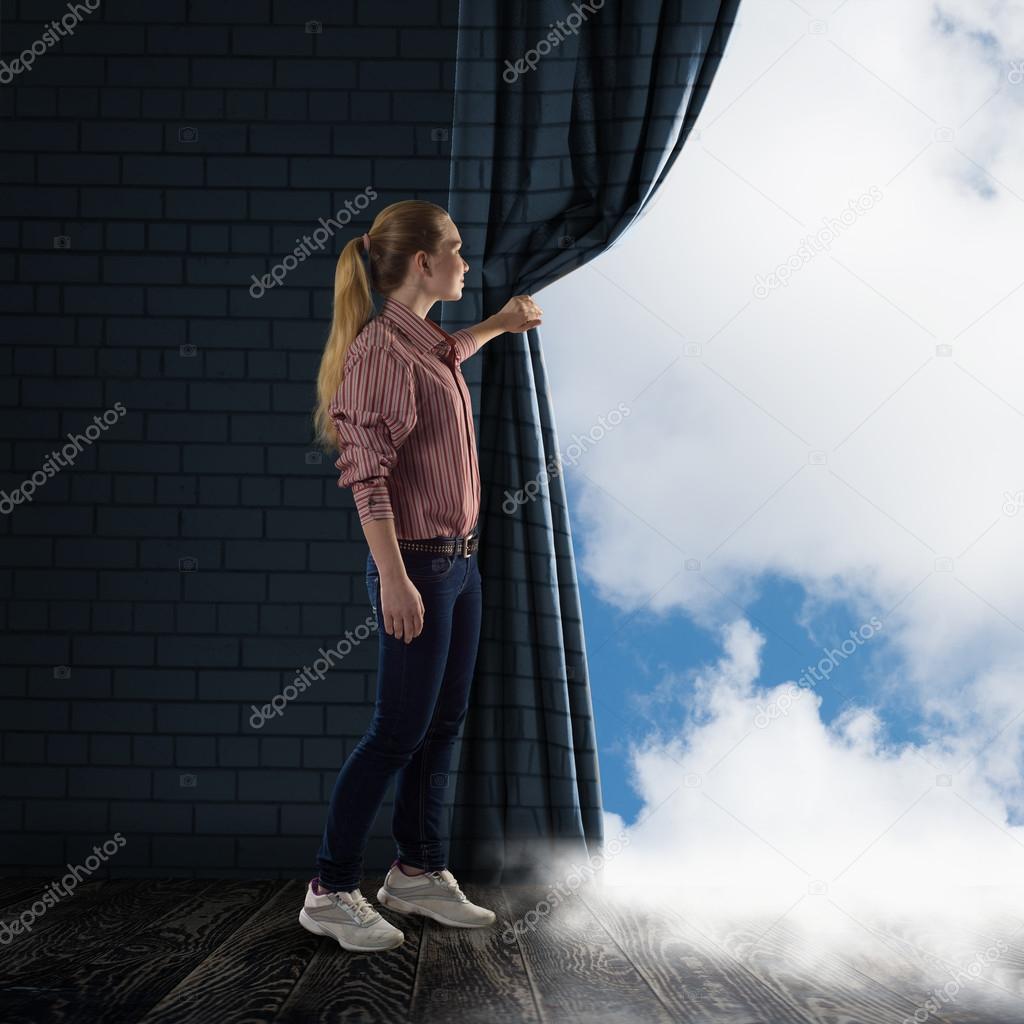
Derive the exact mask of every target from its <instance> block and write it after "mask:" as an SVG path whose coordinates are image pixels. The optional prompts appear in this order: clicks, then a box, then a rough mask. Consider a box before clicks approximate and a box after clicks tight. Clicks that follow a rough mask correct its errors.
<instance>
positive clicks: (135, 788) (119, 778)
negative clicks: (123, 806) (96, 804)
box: [68, 766, 151, 800]
mask: <svg viewBox="0 0 1024 1024" xmlns="http://www.w3.org/2000/svg"><path fill="white" fill-rule="evenodd" d="M150 795H151V773H150V771H149V770H148V769H146V768H126V767H123V766H116V767H113V766H111V767H105V766H96V767H90V768H76V769H75V770H74V771H73V772H70V773H69V775H68V796H71V797H84V798H87V799H93V798H104V799H118V798H123V799H130V800H141V799H146V798H148V797H149V796H150Z"/></svg>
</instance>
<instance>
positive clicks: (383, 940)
mask: <svg viewBox="0 0 1024 1024" xmlns="http://www.w3.org/2000/svg"><path fill="white" fill-rule="evenodd" d="M316 881H317V880H316V879H315V878H313V879H310V882H309V886H308V887H307V888H306V902H305V903H304V904H303V906H302V909H301V910H300V911H299V924H301V925H302V927H303V928H305V929H306V931H307V932H312V933H313V934H314V935H328V936H330V937H331V938H332V939H336V940H337V941H338V944H339V945H340V946H341V947H342V949H350V950H352V952H354V953H369V952H373V951H375V950H380V949H394V948H395V947H396V946H400V945H401V944H402V943H403V942H404V941H405V934H404V933H403V932H401V931H399V930H398V929H397V928H395V927H394V925H390V924H388V923H387V921H385V920H384V918H383V917H381V916H380V914H378V913H377V911H376V910H374V909H373V907H371V906H370V904H369V903H368V902H367V901H366V897H365V896H364V895H363V894H362V893H361V892H360V891H359V890H358V889H353V890H352V891H351V892H330V891H328V890H326V889H319V890H318V891H317V890H314V888H313V886H314V884H315V883H316Z"/></svg>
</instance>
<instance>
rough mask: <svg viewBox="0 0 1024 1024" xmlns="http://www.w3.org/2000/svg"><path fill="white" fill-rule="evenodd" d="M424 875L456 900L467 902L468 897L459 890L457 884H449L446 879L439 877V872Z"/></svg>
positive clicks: (427, 872)
mask: <svg viewBox="0 0 1024 1024" xmlns="http://www.w3.org/2000/svg"><path fill="white" fill-rule="evenodd" d="M424 874H426V875H427V876H428V877H430V878H432V879H434V881H436V882H439V883H440V884H441V885H443V886H444V887H445V888H446V889H447V890H448V891H449V892H450V893H451V894H452V895H453V896H454V897H455V898H456V899H458V900H461V901H462V902H463V903H468V902H469V897H468V896H467V895H466V894H465V893H464V892H463V891H462V890H461V889H460V888H459V883H458V882H449V881H448V879H447V878H444V877H443V876H442V875H441V872H440V871H426V872H424Z"/></svg>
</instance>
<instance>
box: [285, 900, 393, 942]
mask: <svg viewBox="0 0 1024 1024" xmlns="http://www.w3.org/2000/svg"><path fill="white" fill-rule="evenodd" d="M299 924H301V925H302V927H303V928H305V929H306V931H307V932H312V933H313V934H314V935H326V936H327V938H329V939H334V941H335V942H337V943H338V945H340V946H341V947H342V949H347V950H350V951H351V952H353V953H377V952H380V951H381V950H387V949H397V948H398V947H399V946H400V945H401V944H402V943H403V942H405V936H404V935H403V934H402V933H401V932H399V935H398V941H397V942H393V943H391V945H390V946H357V945H355V944H354V943H352V942H346V941H345V940H344V939H342V938H340V937H339V936H337V935H335V934H334V932H332V931H328V930H327V929H326V928H323V927H321V926H320V925H318V924H317V923H316V921H314V920H313V918H311V917H310V916H309V914H307V913H306V908H305V907H303V908H302V910H300V911H299Z"/></svg>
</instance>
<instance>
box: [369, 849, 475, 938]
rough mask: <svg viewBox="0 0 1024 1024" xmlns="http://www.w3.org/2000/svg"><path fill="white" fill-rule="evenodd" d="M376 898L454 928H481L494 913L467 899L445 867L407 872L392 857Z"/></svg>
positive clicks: (389, 907) (388, 905)
mask: <svg viewBox="0 0 1024 1024" xmlns="http://www.w3.org/2000/svg"><path fill="white" fill-rule="evenodd" d="M377 900H378V901H379V902H380V904H381V905H382V906H385V907H387V908H388V909H389V910H396V911H398V912H399V913H400V914H422V915H423V916H424V917H430V918H433V919H434V920H435V921H440V922H441V924H449V925H452V926H453V927H454V928H485V927H487V925H489V924H494V921H495V914H494V911H493V910H488V909H487V908H486V907H478V906H477V905H476V904H475V903H470V901H469V899H468V898H467V897H466V894H465V893H464V892H463V891H462V890H461V889H460V888H459V883H458V882H456V881H455V876H454V875H453V874H452V873H451V872H450V871H449V870H448V869H447V868H445V869H443V870H442V871H427V872H425V873H424V874H421V875H407V874H406V873H405V872H404V871H403V870H402V869H401V868H400V867H399V866H398V861H397V860H396V861H394V862H393V863H392V865H391V870H390V871H388V873H387V876H386V877H385V879H384V884H383V885H382V886H381V887H380V889H379V890H378V891H377Z"/></svg>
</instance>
